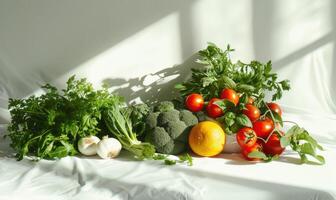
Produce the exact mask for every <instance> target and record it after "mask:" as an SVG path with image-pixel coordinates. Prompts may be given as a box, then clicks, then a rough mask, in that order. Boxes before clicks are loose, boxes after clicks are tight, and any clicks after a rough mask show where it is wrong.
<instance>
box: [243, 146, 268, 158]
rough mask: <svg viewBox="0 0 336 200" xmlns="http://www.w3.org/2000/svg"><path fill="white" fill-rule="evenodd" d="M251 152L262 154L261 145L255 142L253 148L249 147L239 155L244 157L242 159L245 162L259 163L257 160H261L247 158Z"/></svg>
mask: <svg viewBox="0 0 336 200" xmlns="http://www.w3.org/2000/svg"><path fill="white" fill-rule="evenodd" d="M253 151H260V152H263V148H262V145H261V144H260V143H259V142H257V143H255V144H254V145H253V146H251V147H246V148H243V149H242V152H241V153H242V155H243V156H244V158H245V159H246V160H251V161H259V160H261V159H260V158H250V157H248V155H249V153H251V152H253Z"/></svg>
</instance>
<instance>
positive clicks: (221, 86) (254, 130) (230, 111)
mask: <svg viewBox="0 0 336 200" xmlns="http://www.w3.org/2000/svg"><path fill="white" fill-rule="evenodd" d="M232 51H233V50H232V49H230V47H229V46H228V47H227V49H226V50H225V51H222V50H221V49H220V48H218V47H216V46H215V45H214V44H210V45H209V46H208V47H207V48H206V49H205V50H202V51H200V52H199V54H200V56H201V59H200V60H198V63H201V64H204V65H205V67H204V68H202V69H193V70H192V77H191V78H190V80H188V81H186V82H184V83H182V84H178V85H176V88H177V89H179V90H180V93H181V96H182V97H183V98H185V106H186V108H188V109H189V110H190V111H192V112H196V113H197V112H198V113H201V114H202V113H204V114H205V115H207V117H210V118H211V119H214V120H216V121H217V122H218V123H220V124H221V125H222V127H223V129H224V131H225V133H226V134H229V135H233V134H235V135H236V140H237V142H238V144H239V145H240V147H241V149H242V151H241V152H242V155H243V156H244V157H245V158H246V159H247V160H261V159H262V160H266V161H270V160H272V159H275V158H278V157H279V156H280V155H281V154H282V152H283V151H284V150H285V147H286V146H290V147H291V149H292V150H293V151H296V152H297V153H298V154H299V156H300V157H301V160H302V162H304V163H306V162H307V161H308V158H307V155H310V156H312V157H314V158H315V159H316V160H317V161H318V162H320V163H321V164H323V163H324V162H325V161H324V158H323V157H322V156H321V155H317V153H316V151H317V149H319V150H323V148H322V147H321V146H320V145H319V144H318V143H317V142H316V140H315V139H313V138H312V137H311V136H310V135H309V133H308V132H307V131H306V130H305V129H303V128H300V127H299V126H298V125H297V124H296V123H294V122H291V123H294V124H295V125H294V126H293V127H292V128H291V129H289V130H288V131H287V133H284V131H283V130H282V129H283V123H284V121H283V120H282V110H281V108H280V106H279V105H278V104H276V103H274V102H268V103H267V102H265V96H266V92H271V93H272V92H273V96H272V100H273V101H274V100H277V99H280V98H281V96H282V93H283V91H284V90H289V89H290V86H289V81H288V80H282V81H277V75H276V74H275V73H273V72H272V64H271V62H268V63H266V64H263V63H260V62H258V61H252V62H251V63H249V64H245V63H243V62H241V61H238V62H236V63H233V62H232V61H231V59H230V57H229V53H230V52H232ZM189 142H190V141H189ZM194 152H195V151H194ZM195 153H197V152H195ZM197 154H200V153H197ZM200 155H202V154H200Z"/></svg>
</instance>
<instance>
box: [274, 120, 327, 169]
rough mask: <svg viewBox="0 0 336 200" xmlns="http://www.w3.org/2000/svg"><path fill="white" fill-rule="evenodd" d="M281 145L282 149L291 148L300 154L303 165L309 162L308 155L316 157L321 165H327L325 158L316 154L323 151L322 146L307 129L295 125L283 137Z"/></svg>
mask: <svg viewBox="0 0 336 200" xmlns="http://www.w3.org/2000/svg"><path fill="white" fill-rule="evenodd" d="M280 144H281V146H282V147H286V146H290V147H291V148H292V149H293V150H294V151H296V152H298V154H299V155H300V157H301V161H302V162H303V163H307V162H308V158H307V155H310V156H312V157H314V158H315V159H316V160H317V161H319V163H320V164H324V163H325V160H324V157H323V156H321V155H318V154H317V153H316V150H317V149H318V150H323V148H322V146H321V145H319V144H318V143H317V141H316V140H315V139H314V138H313V137H311V136H310V135H309V133H308V132H307V131H306V130H305V129H303V128H301V127H299V126H298V125H294V126H293V127H292V128H290V129H289V130H288V131H287V133H286V134H285V135H284V136H282V137H281V139H280Z"/></svg>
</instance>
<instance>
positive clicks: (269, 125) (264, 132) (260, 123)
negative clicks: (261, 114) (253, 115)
mask: <svg viewBox="0 0 336 200" xmlns="http://www.w3.org/2000/svg"><path fill="white" fill-rule="evenodd" d="M273 129H274V123H273V121H272V120H270V119H268V118H266V119H263V120H257V121H255V122H254V123H253V130H254V131H255V132H256V134H257V136H258V137H261V138H267V137H268V136H269V134H270V133H271V132H272V131H273Z"/></svg>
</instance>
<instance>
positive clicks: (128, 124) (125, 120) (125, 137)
mask: <svg viewBox="0 0 336 200" xmlns="http://www.w3.org/2000/svg"><path fill="white" fill-rule="evenodd" d="M130 114H131V113H130V112H122V110H120V108H119V106H118V105H111V106H110V107H109V108H108V109H106V110H105V111H104V120H105V124H106V126H107V128H108V130H109V131H110V134H111V135H112V136H114V137H115V138H117V139H118V140H119V142H120V143H121V144H122V147H123V148H124V149H126V150H127V151H129V152H131V153H133V154H134V155H135V157H136V158H137V159H140V160H143V159H152V158H153V156H154V154H155V148H154V146H153V145H151V144H149V143H145V142H141V141H139V140H138V139H137V134H136V133H135V132H134V131H133V126H132V120H131V118H130V117H131V115H130Z"/></svg>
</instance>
